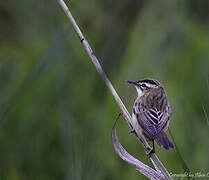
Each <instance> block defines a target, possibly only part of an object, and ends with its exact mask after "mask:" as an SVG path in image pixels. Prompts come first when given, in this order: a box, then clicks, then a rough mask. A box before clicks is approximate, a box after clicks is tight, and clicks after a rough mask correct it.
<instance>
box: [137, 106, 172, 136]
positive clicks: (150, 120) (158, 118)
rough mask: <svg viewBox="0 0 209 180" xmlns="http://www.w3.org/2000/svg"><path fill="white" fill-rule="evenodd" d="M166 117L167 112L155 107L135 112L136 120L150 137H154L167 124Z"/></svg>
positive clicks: (167, 116)
mask: <svg viewBox="0 0 209 180" xmlns="http://www.w3.org/2000/svg"><path fill="white" fill-rule="evenodd" d="M168 119H169V114H168V112H161V111H159V110H157V109H156V108H151V109H149V110H147V111H143V112H138V113H137V121H138V123H139V125H140V126H141V128H142V129H143V131H144V133H145V134H146V135H147V136H148V137H149V138H150V139H155V138H156V136H157V135H158V134H159V133H160V132H161V131H162V130H163V129H164V128H165V126H166V125H167V123H168Z"/></svg>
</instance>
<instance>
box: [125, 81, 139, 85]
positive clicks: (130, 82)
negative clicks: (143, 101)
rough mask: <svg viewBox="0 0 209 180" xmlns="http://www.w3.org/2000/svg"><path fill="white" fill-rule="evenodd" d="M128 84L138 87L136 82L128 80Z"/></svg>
mask: <svg viewBox="0 0 209 180" xmlns="http://www.w3.org/2000/svg"><path fill="white" fill-rule="evenodd" d="M128 83H129V84H133V85H135V86H139V84H138V83H137V82H136V81H131V80H128Z"/></svg>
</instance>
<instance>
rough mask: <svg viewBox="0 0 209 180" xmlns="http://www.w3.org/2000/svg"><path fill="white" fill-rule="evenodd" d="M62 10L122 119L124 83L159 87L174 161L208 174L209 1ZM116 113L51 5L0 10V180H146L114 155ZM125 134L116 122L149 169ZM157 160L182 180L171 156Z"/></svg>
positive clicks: (128, 90) (94, 2) (88, 4)
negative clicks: (93, 58)
mask: <svg viewBox="0 0 209 180" xmlns="http://www.w3.org/2000/svg"><path fill="white" fill-rule="evenodd" d="M66 3H67V4H68V5H69V7H70V9H71V11H72V13H73V15H74V17H75V19H76V20H77V22H78V24H79V25H80V27H81V29H82V31H83V33H84V35H85V36H86V37H87V39H88V40H89V43H90V45H91V46H92V49H93V50H94V51H95V54H96V55H97V57H98V58H99V59H100V61H101V64H102V66H103V68H104V70H105V72H106V73H107V75H108V77H109V78H110V80H111V81H112V83H113V85H114V87H115V88H116V90H117V92H118V93H119V95H120V96H121V98H122V100H123V101H124V103H125V105H126V106H127V108H128V109H129V111H131V109H132V105H133V102H134V99H135V98H136V92H135V89H134V88H133V87H130V86H129V85H128V84H127V83H126V81H127V80H129V79H132V80H138V79H142V78H145V77H151V78H155V79H158V80H159V81H160V82H161V83H162V84H163V85H164V86H165V88H166V90H167V95H168V98H169V101H170V104H171V107H172V111H173V115H172V117H171V122H170V130H171V132H172V134H173V137H174V138H175V142H176V143H177V146H178V148H179V151H180V153H181V155H182V157H183V159H184V161H185V163H186V164H187V165H188V167H189V168H190V170H191V171H192V172H193V173H197V172H200V173H208V172H209V157H208V152H209V141H208V137H209V119H208V117H209V108H208V107H209V24H208V22H209V1H196V0H190V1H189V0H185V1H182V0H177V1H171V0H168V1H166V0H158V1H147V0H132V1H128V0H120V1H113V0H106V1H104V0H76V1H75V0H74V1H73V0H72V1H66ZM119 111H120V110H119V108H118V107H117V105H116V103H115V101H114V99H113V97H112V96H111V95H110V93H109V91H108V89H107V88H106V87H105V85H104V83H103V81H102V80H101V78H100V77H99V76H98V74H97V72H96V70H95V68H94V66H93V65H92V63H91V62H90V59H89V57H88V56H87V54H86V52H85V50H84V48H83V47H82V45H81V43H80V41H79V40H78V38H77V37H76V35H75V33H74V31H73V28H72V26H71V24H70V23H69V22H68V20H67V17H66V16H65V14H64V12H63V11H62V9H61V7H60V6H59V4H58V3H57V1H49V0H41V1H32V0H22V1H17V0H11V1H1V2H0V179H8V180H20V179H21V180H26V179H44V180H47V179H50V180H52V179H69V180H71V179H72V180H83V179H84V180H92V179H98V180H103V179H104V180H109V179H116V180H119V179H120V180H126V179H133V180H135V179H137V180H138V179H146V178H145V177H144V176H143V175H141V174H140V173H138V172H136V170H135V169H134V168H132V167H130V166H128V165H127V164H126V163H125V162H124V161H122V160H121V159H120V158H119V157H118V156H117V155H116V153H115V152H114V149H113V146H112V144H111V139H110V133H111V129H112V126H113V123H114V120H115V118H116V117H117V115H118V113H119ZM128 132H129V129H128V127H127V125H126V124H125V122H124V121H123V120H122V119H121V120H120V121H119V124H118V126H117V133H118V136H119V139H120V141H121V143H122V145H123V146H124V147H125V148H126V149H127V151H128V152H129V153H131V154H132V155H134V156H136V157H137V158H139V159H140V160H141V161H143V162H144V163H146V164H148V165H150V166H152V164H151V163H150V162H149V160H148V158H147V157H146V155H145V153H144V151H143V149H142V147H141V146H140V144H139V143H138V142H137V140H136V138H135V136H134V135H130V134H129V133H128ZM157 155H158V156H159V158H160V159H161V160H162V162H163V163H164V165H165V166H166V168H167V169H168V171H169V172H171V173H173V174H175V173H176V174H178V173H184V168H183V166H184V164H183V162H182V160H181V159H180V158H179V155H178V153H177V151H176V150H171V151H166V150H164V149H162V148H157ZM197 179H198V178H197ZM200 179H202V180H203V179H206V178H200Z"/></svg>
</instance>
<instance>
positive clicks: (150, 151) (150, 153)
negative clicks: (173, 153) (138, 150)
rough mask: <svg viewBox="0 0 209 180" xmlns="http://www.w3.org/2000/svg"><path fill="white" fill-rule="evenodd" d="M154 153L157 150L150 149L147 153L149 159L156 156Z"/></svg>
mask: <svg viewBox="0 0 209 180" xmlns="http://www.w3.org/2000/svg"><path fill="white" fill-rule="evenodd" d="M154 153H155V149H154V148H152V149H150V150H149V151H148V152H147V157H148V158H150V157H151V155H152V154H154Z"/></svg>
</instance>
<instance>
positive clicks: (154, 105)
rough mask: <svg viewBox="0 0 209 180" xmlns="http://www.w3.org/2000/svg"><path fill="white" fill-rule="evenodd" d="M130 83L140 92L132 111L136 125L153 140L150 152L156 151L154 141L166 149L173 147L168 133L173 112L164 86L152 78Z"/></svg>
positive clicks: (130, 81) (147, 137)
mask: <svg viewBox="0 0 209 180" xmlns="http://www.w3.org/2000/svg"><path fill="white" fill-rule="evenodd" d="M128 83H129V84H132V85H134V86H135V88H136V90H137V93H138V97H137V98H136V100H135V102H134V105H133V112H132V120H133V122H134V127H135V126H137V127H138V128H139V130H140V132H141V134H142V135H144V136H145V137H146V139H148V140H151V141H152V143H153V145H152V150H151V151H150V153H155V146H154V141H155V142H156V143H157V144H158V145H159V146H160V147H163V148H165V149H166V150H169V149H173V148H174V145H173V143H172V142H171V141H170V140H169V138H168V136H167V135H166V131H167V129H168V126H169V121H170V120H169V119H170V116H171V114H172V112H171V108H170V105H169V102H168V98H167V95H166V92H165V89H164V87H163V86H162V85H161V84H160V82H159V81H157V80H155V79H150V78H147V79H142V80H138V81H132V80H129V81H128ZM137 127H135V128H137ZM135 128H134V129H135ZM150 153H149V155H150Z"/></svg>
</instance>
